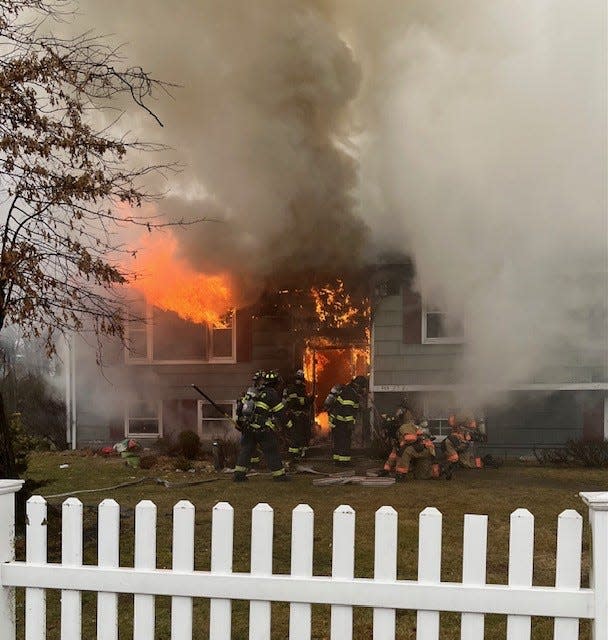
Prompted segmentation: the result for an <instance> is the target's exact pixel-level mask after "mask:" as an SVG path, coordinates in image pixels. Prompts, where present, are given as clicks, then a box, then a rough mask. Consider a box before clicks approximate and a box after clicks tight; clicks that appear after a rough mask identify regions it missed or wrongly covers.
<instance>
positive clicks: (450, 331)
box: [422, 307, 464, 344]
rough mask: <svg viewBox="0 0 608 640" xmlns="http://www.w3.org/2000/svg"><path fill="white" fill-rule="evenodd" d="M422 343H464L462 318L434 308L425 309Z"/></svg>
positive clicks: (423, 313)
mask: <svg viewBox="0 0 608 640" xmlns="http://www.w3.org/2000/svg"><path fill="white" fill-rule="evenodd" d="M422 342H423V343H445V344H449V343H459V342H464V324H463V321H462V318H460V317H458V316H456V315H455V314H450V313H447V312H446V311H444V310H441V309H437V308H434V307H427V308H425V309H423V312H422Z"/></svg>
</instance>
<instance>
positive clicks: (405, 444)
mask: <svg viewBox="0 0 608 640" xmlns="http://www.w3.org/2000/svg"><path fill="white" fill-rule="evenodd" d="M403 420H404V423H403V424H402V425H401V426H400V427H399V429H398V431H397V435H398V438H399V449H398V451H397V455H396V457H395V458H394V468H395V480H396V481H397V482H403V481H404V480H405V479H406V478H407V477H408V474H409V473H410V471H411V464H412V461H413V460H420V459H423V458H430V459H431V460H432V461H433V464H432V469H433V476H434V477H436V476H438V475H439V473H438V472H439V469H438V467H437V466H436V465H435V464H434V458H435V445H434V444H433V441H432V440H431V438H430V437H429V436H428V434H427V433H426V432H425V431H424V430H423V429H421V428H420V426H419V425H417V424H416V422H415V418H414V415H413V413H412V412H411V411H405V412H404V414H403ZM392 467H393V461H392V460H391V457H390V456H389V459H388V460H387V461H386V463H385V465H384V471H385V472H386V473H388V472H390V471H391V470H392Z"/></svg>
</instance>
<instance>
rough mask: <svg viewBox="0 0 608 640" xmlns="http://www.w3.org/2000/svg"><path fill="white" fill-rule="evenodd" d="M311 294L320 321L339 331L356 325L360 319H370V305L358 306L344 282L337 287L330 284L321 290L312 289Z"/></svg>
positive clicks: (338, 282) (340, 282)
mask: <svg viewBox="0 0 608 640" xmlns="http://www.w3.org/2000/svg"><path fill="white" fill-rule="evenodd" d="M310 294H311V296H312V298H313V300H314V302H315V313H316V314H317V318H318V319H319V321H320V322H321V323H322V324H324V325H326V326H330V327H335V328H337V329H340V328H343V327H347V326H349V325H352V324H355V323H356V322H357V320H359V319H360V318H367V317H369V305H368V304H367V301H363V306H362V307H358V306H356V304H355V302H354V301H353V299H352V298H351V295H350V294H349V293H348V291H347V290H346V287H345V285H344V282H343V281H342V280H339V279H338V280H336V284H335V286H331V285H329V284H327V285H325V286H324V287H321V288H319V289H317V288H315V287H312V288H311V290H310Z"/></svg>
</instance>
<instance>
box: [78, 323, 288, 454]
mask: <svg viewBox="0 0 608 640" xmlns="http://www.w3.org/2000/svg"><path fill="white" fill-rule="evenodd" d="M238 326H239V325H238V323H237V332H238ZM241 326H243V325H242V324H241ZM248 330H249V331H250V332H251V344H250V348H248V349H247V355H248V360H247V361H245V362H235V363H224V362H215V363H214V362H201V363H186V364H159V363H148V364H125V363H123V362H121V363H120V364H118V365H115V366H112V367H107V368H106V369H104V370H103V371H100V370H99V369H98V368H97V367H96V366H95V364H94V356H93V354H92V353H90V349H89V348H88V347H87V346H86V345H85V344H84V343H81V344H80V347H79V350H80V357H79V361H80V365H77V389H76V404H77V422H78V433H77V435H78V446H87V445H95V446H96V445H100V444H107V443H110V442H115V441H116V440H118V439H121V438H123V437H124V422H125V407H126V405H127V404H128V402H129V401H130V400H133V399H136V398H142V399H146V400H149V401H151V402H160V403H163V406H164V407H165V406H166V403H167V402H169V401H176V400H181V401H186V402H188V401H192V402H194V403H195V402H197V401H198V400H200V399H201V398H200V396H199V395H198V394H197V393H196V391H194V390H193V389H192V387H191V385H192V384H196V385H198V386H200V387H201V388H202V389H203V390H204V391H205V392H206V393H207V394H208V395H209V396H210V397H212V398H213V399H214V400H215V401H217V402H229V401H232V400H236V399H237V398H239V397H240V396H241V394H242V392H243V390H244V389H246V388H247V387H248V386H249V385H250V384H251V378H252V374H253V373H254V372H255V371H257V370H258V369H279V370H280V371H281V372H282V373H283V374H284V375H288V374H289V373H290V372H291V370H292V369H293V368H294V365H295V363H294V361H293V359H294V353H295V352H294V348H293V337H292V335H291V334H290V332H289V331H287V330H286V329H285V327H284V326H283V323H281V322H278V321H275V320H274V319H273V318H266V317H264V318H253V319H252V322H251V323H250V324H249V327H248ZM238 341H239V335H238V333H237V343H238ZM237 351H238V350H237ZM237 355H238V352H237ZM186 413H187V414H188V415H189V416H192V415H194V414H193V413H192V412H186ZM164 418H165V419H164V420H163V435H165V436H168V435H175V434H176V433H177V432H179V431H181V430H182V429H192V430H196V428H197V424H196V419H195V418H189V422H188V424H183V423H182V424H179V423H178V422H175V420H167V416H165V417H164ZM234 433H235V434H236V432H234ZM207 435H208V436H209V437H212V436H213V434H205V433H203V437H204V438H205V437H207ZM233 435H234V434H233Z"/></svg>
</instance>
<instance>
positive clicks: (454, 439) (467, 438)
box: [441, 414, 471, 480]
mask: <svg viewBox="0 0 608 640" xmlns="http://www.w3.org/2000/svg"><path fill="white" fill-rule="evenodd" d="M448 425H449V426H450V434H449V435H448V436H447V437H446V439H445V440H444V441H443V442H442V443H441V445H442V447H443V450H444V452H445V457H446V463H445V466H444V470H443V473H444V475H445V477H446V478H447V479H448V480H449V479H450V478H451V477H452V474H453V472H454V469H455V468H456V467H457V466H458V463H459V462H460V463H461V464H462V463H463V460H464V459H465V458H466V457H467V456H466V454H467V452H468V450H469V448H470V446H471V435H470V434H469V433H467V430H466V429H464V428H463V426H462V425H461V424H460V422H459V421H458V420H457V419H456V416H455V415H453V414H452V415H451V416H450V417H449V418H448ZM463 466H464V465H463Z"/></svg>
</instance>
